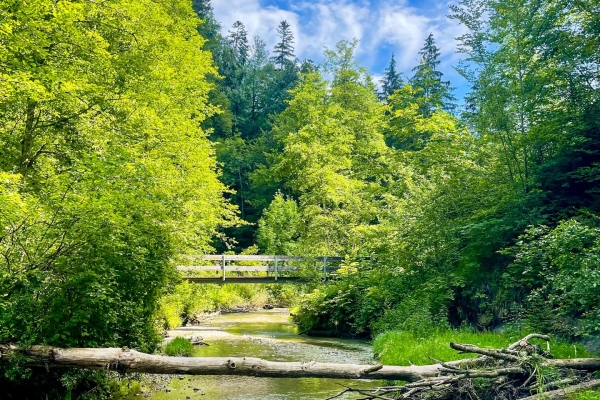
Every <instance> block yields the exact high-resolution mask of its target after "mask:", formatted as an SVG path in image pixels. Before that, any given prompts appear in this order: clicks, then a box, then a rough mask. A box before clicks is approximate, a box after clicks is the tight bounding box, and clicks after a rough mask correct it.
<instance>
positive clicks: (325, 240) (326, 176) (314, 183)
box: [255, 41, 386, 255]
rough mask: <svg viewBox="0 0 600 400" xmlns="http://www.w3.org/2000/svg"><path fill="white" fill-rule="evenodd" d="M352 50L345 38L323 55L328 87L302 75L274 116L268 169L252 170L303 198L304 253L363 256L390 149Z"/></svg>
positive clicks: (314, 75)
mask: <svg viewBox="0 0 600 400" xmlns="http://www.w3.org/2000/svg"><path fill="white" fill-rule="evenodd" d="M355 45H356V42H353V43H349V42H346V41H342V42H340V43H338V45H337V46H336V50H328V51H327V52H326V57H327V62H326V67H327V70H328V71H333V73H334V79H333V84H332V86H331V88H329V87H328V84H327V82H325V80H324V79H323V78H322V76H321V75H320V74H319V73H318V72H309V73H307V74H305V75H303V76H302V79H301V81H300V83H299V85H298V86H297V87H296V88H295V89H293V90H292V92H291V93H292V98H291V100H290V101H289V107H288V108H287V109H286V110H285V111H283V112H282V113H281V114H280V115H278V116H277V117H276V119H275V122H274V125H273V129H272V135H273V136H274V137H275V139H276V140H277V142H278V146H277V148H276V150H275V151H274V152H272V153H271V154H270V155H269V159H270V162H269V166H268V169H260V170H259V171H258V172H257V173H255V180H256V179H257V175H260V176H261V177H262V179H263V180H264V181H273V180H274V181H276V182H279V183H282V184H283V185H284V190H285V191H286V192H287V193H289V194H291V195H293V196H294V198H297V199H298V212H299V213H300V215H301V218H300V220H301V221H302V223H301V225H300V227H299V236H300V238H299V246H300V247H301V248H300V249H299V251H300V252H306V254H313V255H318V254H337V253H342V254H343V253H346V252H355V251H358V250H359V249H360V248H361V245H360V244H361V243H362V239H364V235H365V234H366V232H368V231H369V230H370V229H371V228H372V226H371V224H370V223H371V221H372V220H373V219H374V218H375V210H374V207H373V205H372V204H370V202H369V200H370V199H372V196H375V193H376V192H377V187H378V179H379V175H378V173H379V168H380V164H381V158H382V157H384V155H385V152H386V147H385V143H384V141H383V135H382V130H383V126H382V124H381V113H382V112H383V109H382V107H381V105H380V104H379V102H378V101H377V98H376V95H375V93H374V90H373V89H374V86H373V84H372V82H371V81H370V77H369V76H368V75H367V74H366V72H365V71H364V69H360V68H356V62H355V61H354V58H353V50H354V47H355Z"/></svg>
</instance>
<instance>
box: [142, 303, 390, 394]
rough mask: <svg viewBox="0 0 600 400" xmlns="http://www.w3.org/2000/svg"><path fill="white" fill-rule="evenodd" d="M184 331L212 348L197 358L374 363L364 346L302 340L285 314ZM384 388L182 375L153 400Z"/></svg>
mask: <svg viewBox="0 0 600 400" xmlns="http://www.w3.org/2000/svg"><path fill="white" fill-rule="evenodd" d="M185 330H188V332H193V334H195V335H196V334H197V335H199V336H203V337H204V340H205V341H206V342H207V343H209V344H210V345H209V346H197V347H196V353H195V356H206V357H208V356H212V357H260V358H264V359H266V360H271V361H316V362H333V363H357V364H372V363H374V362H373V352H372V349H371V346H370V345H369V344H368V343H367V342H365V341H359V340H347V339H331V338H314V337H307V336H304V335H298V328H297V326H296V325H294V324H293V323H291V321H290V318H289V311H288V310H287V309H274V310H268V311H267V310H265V311H256V312H250V313H240V314H224V315H220V316H217V317H216V318H214V319H212V320H211V321H210V322H209V323H207V324H205V325H203V326H202V327H189V328H181V329H180V330H179V331H178V333H181V332H182V331H185ZM188 332H186V333H188ZM380 383H381V382H376V381H367V380H352V381H351V380H343V379H326V378H257V377H244V376H179V377H177V378H174V379H173V380H172V381H171V382H170V384H169V385H168V389H165V390H162V391H160V392H157V393H155V394H153V396H152V397H151V399H152V400H176V399H181V400H184V399H198V400H200V399H206V400H209V399H232V400H258V399H267V400H279V399H281V400H300V399H302V400H313V399H314V400H317V399H318V400H323V399H326V398H328V397H330V396H333V395H335V394H337V393H339V392H340V391H341V390H343V387H342V386H340V384H342V385H348V386H352V387H364V388H367V387H373V386H376V385H379V384H380ZM167 390H168V391H167ZM340 398H341V399H350V398H353V397H352V396H347V397H340Z"/></svg>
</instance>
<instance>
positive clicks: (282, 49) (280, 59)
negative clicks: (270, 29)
mask: <svg viewBox="0 0 600 400" xmlns="http://www.w3.org/2000/svg"><path fill="white" fill-rule="evenodd" d="M277 33H278V34H279V38H280V41H279V43H277V44H276V45H275V50H274V51H273V52H274V53H275V56H274V57H273V61H274V62H275V64H276V65H278V66H279V69H283V68H284V66H285V65H286V63H288V62H289V61H292V60H293V59H294V58H295V57H296V56H295V55H294V34H293V33H292V30H291V29H290V24H288V22H287V21H286V20H283V21H281V23H280V24H279V26H278V27H277Z"/></svg>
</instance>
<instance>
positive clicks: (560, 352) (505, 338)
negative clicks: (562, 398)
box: [373, 329, 590, 365]
mask: <svg viewBox="0 0 600 400" xmlns="http://www.w3.org/2000/svg"><path fill="white" fill-rule="evenodd" d="M524 336H526V333H522V332H519V333H510V334H509V333H492V332H469V331H460V330H449V329H440V330H437V331H434V332H431V333H429V334H427V335H415V334H414V333H411V332H407V331H403V332H399V331H388V332H384V333H382V334H380V335H378V336H377V337H376V338H375V340H374V342H373V351H374V353H375V355H376V356H377V357H378V358H379V359H380V361H381V363H382V364H385V365H411V364H414V365H426V364H431V363H432V360H431V358H429V357H433V358H435V359H436V360H440V361H453V360H459V359H463V358H469V357H473V356H474V354H459V353H458V352H457V351H456V350H452V349H451V348H450V345H449V344H450V342H456V343H469V344H474V345H476V346H479V347H488V348H502V347H506V346H508V345H509V344H511V343H514V342H516V341H517V340H519V339H521V338H523V337H524ZM532 343H534V344H539V345H540V346H541V347H542V349H544V350H546V343H545V342H543V341H540V340H532ZM550 352H551V353H552V354H553V355H554V357H556V358H576V357H589V356H590V354H589V353H588V352H587V351H586V350H585V349H584V348H583V346H582V345H580V344H572V343H566V342H558V341H556V340H551V341H550Z"/></svg>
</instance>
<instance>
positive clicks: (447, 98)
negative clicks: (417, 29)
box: [410, 33, 455, 116]
mask: <svg viewBox="0 0 600 400" xmlns="http://www.w3.org/2000/svg"><path fill="white" fill-rule="evenodd" d="M419 55H420V56H421V59H420V60H419V65H417V66H416V67H414V68H413V72H414V73H415V74H414V75H413V77H412V78H411V79H410V83H411V85H412V86H413V88H414V89H415V90H416V92H415V95H416V96H417V99H418V100H419V103H420V104H419V109H420V110H421V112H422V113H423V115H425V116H429V115H430V114H431V113H432V112H433V111H434V110H438V109H439V110H446V111H451V110H452V109H453V108H454V101H455V99H454V96H453V95H452V89H451V88H450V82H449V81H442V77H443V75H444V74H443V73H442V72H441V71H438V69H437V67H438V65H439V64H440V61H439V60H438V58H439V56H440V52H439V50H438V48H437V46H436V45H435V40H434V38H433V33H430V34H429V36H428V37H427V39H426V40H425V45H424V46H423V48H422V49H421V51H419Z"/></svg>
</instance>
